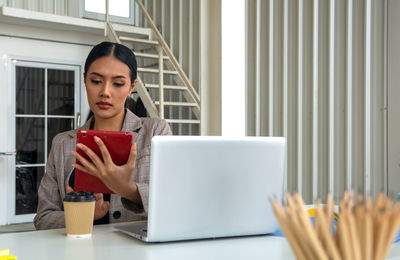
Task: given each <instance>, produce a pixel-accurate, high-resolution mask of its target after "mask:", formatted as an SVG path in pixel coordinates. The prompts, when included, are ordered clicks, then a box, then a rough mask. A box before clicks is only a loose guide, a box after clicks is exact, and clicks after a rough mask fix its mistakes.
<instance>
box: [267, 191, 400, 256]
mask: <svg viewBox="0 0 400 260" xmlns="http://www.w3.org/2000/svg"><path fill="white" fill-rule="evenodd" d="M286 199H287V205H286V206H282V205H281V203H280V202H279V201H278V200H273V201H272V202H271V204H272V208H273V210H274V213H275V216H276V218H277V220H278V222H279V225H280V227H281V229H282V232H283V233H284V235H285V237H286V238H287V240H288V242H289V245H290V247H291V248H292V250H293V252H294V254H295V256H296V258H297V259H300V260H303V259H321V260H323V259H335V260H336V259H345V260H347V259H355V260H361V259H363V260H364V259H366V260H370V259H374V260H380V259H384V258H385V257H386V255H387V254H388V252H389V250H390V246H391V244H392V242H393V239H394V238H395V236H396V234H397V231H398V228H399V225H400V203H393V201H392V199H391V198H389V197H385V196H384V195H383V193H381V194H379V195H378V197H377V198H376V200H375V201H374V202H372V200H371V198H369V197H368V198H366V199H364V198H363V197H362V196H361V195H359V196H357V199H356V200H355V199H354V193H353V192H352V191H350V192H345V194H344V196H343V199H342V200H341V201H340V203H339V207H340V213H339V214H338V220H337V224H336V227H332V221H333V216H334V204H335V203H334V201H333V199H332V197H331V196H330V195H328V197H327V202H326V204H325V205H324V206H321V202H320V200H318V201H317V204H316V207H315V221H314V225H313V224H312V223H311V221H310V218H309V216H308V213H307V211H306V209H305V206H304V202H303V199H302V198H301V197H300V196H299V195H298V194H294V195H293V196H292V195H290V194H287V195H286Z"/></svg>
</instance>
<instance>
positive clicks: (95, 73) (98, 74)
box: [90, 72, 103, 77]
mask: <svg viewBox="0 0 400 260" xmlns="http://www.w3.org/2000/svg"><path fill="white" fill-rule="evenodd" d="M90 74H94V75H96V76H99V77H103V75H101V74H100V73H97V72H90Z"/></svg>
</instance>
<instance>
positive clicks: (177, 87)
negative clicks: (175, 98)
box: [144, 84, 187, 90]
mask: <svg viewBox="0 0 400 260" xmlns="http://www.w3.org/2000/svg"><path fill="white" fill-rule="evenodd" d="M144 86H145V87H146V88H159V85H157V84H144ZM163 88H164V89H173V90H187V88H186V87H185V86H174V85H164V86H163Z"/></svg>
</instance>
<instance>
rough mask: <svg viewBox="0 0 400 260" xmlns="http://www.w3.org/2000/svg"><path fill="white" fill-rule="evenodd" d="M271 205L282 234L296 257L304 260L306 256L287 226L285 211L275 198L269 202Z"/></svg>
mask: <svg viewBox="0 0 400 260" xmlns="http://www.w3.org/2000/svg"><path fill="white" fill-rule="evenodd" d="M271 206H272V209H273V211H274V214H275V217H276V219H277V221H278V223H279V226H280V227H281V230H282V232H283V234H285V237H286V239H287V240H288V243H289V245H290V247H291V248H292V250H293V252H294V254H295V256H296V258H297V259H300V260H303V259H304V260H306V259H307V258H306V256H305V255H304V253H303V250H302V249H301V247H300V245H299V243H298V241H297V240H296V239H295V236H294V234H293V231H292V230H291V229H290V228H289V225H288V219H287V218H286V216H285V212H284V210H283V208H282V206H281V204H280V203H279V202H278V201H277V200H275V201H272V202H271Z"/></svg>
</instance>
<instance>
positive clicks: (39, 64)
mask: <svg viewBox="0 0 400 260" xmlns="http://www.w3.org/2000/svg"><path fill="white" fill-rule="evenodd" d="M7 63H8V68H10V71H9V84H8V109H9V113H8V122H9V129H10V131H9V136H8V139H7V148H8V151H16V142H15V138H16V133H15V130H16V126H15V122H16V113H15V109H16V107H15V106H16V104H15V103H16V102H15V95H16V91H15V84H16V82H15V76H16V67H17V66H26V67H32V68H43V69H60V70H73V71H74V76H75V79H74V81H75V82H76V84H77V85H78V86H77V88H76V89H75V94H74V98H75V102H74V105H75V108H74V109H75V114H74V122H75V124H74V125H75V128H76V127H78V126H77V118H78V115H80V114H81V96H82V95H81V88H82V87H81V86H83V84H82V82H83V79H82V77H81V75H82V64H81V63H79V62H76V63H75V62H70V61H65V62H64V61H54V60H46V59H29V58H24V57H16V56H9V57H8V61H7ZM45 93H47V83H46V89H45ZM45 95H46V94H45ZM45 111H47V110H45ZM44 118H45V119H47V118H50V117H47V116H46V115H45V117H44ZM81 121H82V120H81ZM44 131H45V142H46V143H47V142H49V141H51V140H46V139H47V127H45V129H44ZM47 154H48V151H47V145H45V161H44V164H43V165H44V166H45V165H46V163H47ZM37 166H38V167H40V166H41V165H40V166H39V165H37ZM15 173H16V159H15V154H14V155H13V156H9V158H8V160H7V175H8V176H7V182H8V186H7V187H8V188H7V223H9V224H13V223H25V222H32V221H33V218H34V217H35V215H36V213H32V214H22V215H16V214H15V213H16V196H15V193H16V186H15V185H16V179H15V178H16V176H15Z"/></svg>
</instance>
